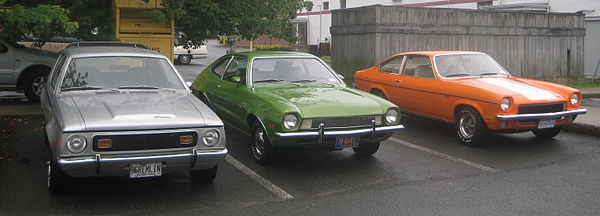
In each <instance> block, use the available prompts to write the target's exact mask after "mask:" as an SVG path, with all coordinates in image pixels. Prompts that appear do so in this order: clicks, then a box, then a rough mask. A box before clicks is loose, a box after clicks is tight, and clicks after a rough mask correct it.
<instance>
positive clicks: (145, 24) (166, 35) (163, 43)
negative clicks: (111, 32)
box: [113, 0, 175, 61]
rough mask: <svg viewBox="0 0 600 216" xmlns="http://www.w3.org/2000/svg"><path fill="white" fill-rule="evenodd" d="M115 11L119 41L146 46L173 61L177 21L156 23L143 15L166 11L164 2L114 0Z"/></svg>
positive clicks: (159, 0)
mask: <svg viewBox="0 0 600 216" xmlns="http://www.w3.org/2000/svg"><path fill="white" fill-rule="evenodd" d="M113 9H114V13H115V34H116V37H117V39H118V40H120V41H125V42H136V43H141V44H144V45H146V46H147V47H148V48H149V49H152V50H154V51H157V52H159V53H161V54H163V55H165V56H167V57H169V59H171V61H173V44H174V43H173V42H174V41H173V40H174V37H175V21H174V20H173V19H170V20H169V22H167V23H155V22H152V21H150V20H148V19H146V18H145V17H144V15H143V12H144V11H149V10H155V9H156V10H165V9H164V7H163V6H162V0H146V1H144V0H114V2H113Z"/></svg>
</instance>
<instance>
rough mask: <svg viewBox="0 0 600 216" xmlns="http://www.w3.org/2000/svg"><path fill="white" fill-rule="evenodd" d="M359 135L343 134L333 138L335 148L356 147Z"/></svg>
mask: <svg viewBox="0 0 600 216" xmlns="http://www.w3.org/2000/svg"><path fill="white" fill-rule="evenodd" d="M358 141H360V137H359V136H343V137H336V138H335V148H336V149H343V148H346V147H358Z"/></svg>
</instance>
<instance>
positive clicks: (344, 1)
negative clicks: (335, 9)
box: [340, 0, 346, 8]
mask: <svg viewBox="0 0 600 216" xmlns="http://www.w3.org/2000/svg"><path fill="white" fill-rule="evenodd" d="M340 8H346V0H340Z"/></svg>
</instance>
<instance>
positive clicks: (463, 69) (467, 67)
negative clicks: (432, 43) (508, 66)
mask: <svg viewBox="0 0 600 216" xmlns="http://www.w3.org/2000/svg"><path fill="white" fill-rule="evenodd" d="M435 65H436V67H437V71H438V73H439V74H440V75H441V76H442V77H448V78H451V77H466V76H494V75H504V76H507V75H509V74H508V72H507V71H506V70H504V68H502V66H500V64H498V63H497V62H496V61H495V60H494V59H493V58H492V57H490V56H488V55H486V54H451V55H439V56H436V57H435Z"/></svg>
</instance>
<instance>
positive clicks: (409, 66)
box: [402, 55, 435, 79]
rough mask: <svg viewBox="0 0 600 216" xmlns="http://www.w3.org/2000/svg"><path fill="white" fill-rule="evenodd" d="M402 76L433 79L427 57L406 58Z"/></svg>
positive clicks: (412, 56) (414, 56)
mask: <svg viewBox="0 0 600 216" xmlns="http://www.w3.org/2000/svg"><path fill="white" fill-rule="evenodd" d="M402 75H406V76H414V77H421V78H427V79H435V75H433V69H432V67H431V61H430V60H429V57H427V56H422V55H409V56H407V58H406V63H405V66H404V70H403V71H402Z"/></svg>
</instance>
